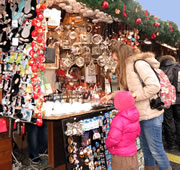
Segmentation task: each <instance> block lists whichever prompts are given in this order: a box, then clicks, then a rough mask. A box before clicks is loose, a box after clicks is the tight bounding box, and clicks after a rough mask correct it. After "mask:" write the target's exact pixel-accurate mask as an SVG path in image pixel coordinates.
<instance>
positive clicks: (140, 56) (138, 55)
mask: <svg viewBox="0 0 180 170" xmlns="http://www.w3.org/2000/svg"><path fill="white" fill-rule="evenodd" d="M112 55H113V58H114V61H115V63H116V66H117V67H116V71H117V77H118V82H119V87H120V90H129V91H131V92H132V93H135V95H136V107H137V108H138V110H139V112H140V125H141V136H140V142H141V148H142V150H143V153H144V164H145V170H153V169H155V167H156V162H157V164H158V166H159V169H160V170H171V167H170V162H169V160H168V158H167V155H166V153H165V151H164V147H163V143H162V122H163V110H157V109H151V107H150V103H149V101H150V99H151V98H156V96H157V93H158V92H159V90H160V83H159V80H158V78H157V76H156V74H155V73H154V71H153V70H152V68H151V67H150V65H149V64H151V66H152V67H153V68H159V65H160V64H159V62H158V61H157V60H156V59H155V56H154V54H153V53H150V52H146V53H142V52H140V50H139V49H135V48H132V47H131V46H128V45H126V44H121V43H118V42H117V44H115V45H114V46H113V47H112ZM136 60H138V61H136ZM143 60H145V61H147V62H148V63H149V64H148V63H147V62H145V61H143ZM135 61H136V63H135ZM134 63H135V68H136V70H137V72H138V74H139V76H140V78H141V79H142V81H143V82H144V84H145V86H142V83H141V81H140V79H139V77H138V75H137V74H136V73H135V71H134ZM113 96H114V93H112V94H109V95H106V96H104V97H103V98H101V100H100V102H102V103H107V102H108V101H109V100H110V99H112V98H113Z"/></svg>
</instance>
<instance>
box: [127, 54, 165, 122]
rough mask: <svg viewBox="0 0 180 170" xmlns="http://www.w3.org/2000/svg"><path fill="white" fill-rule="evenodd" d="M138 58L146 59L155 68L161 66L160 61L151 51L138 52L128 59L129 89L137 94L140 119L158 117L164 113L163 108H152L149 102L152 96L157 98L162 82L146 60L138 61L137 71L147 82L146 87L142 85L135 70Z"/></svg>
mask: <svg viewBox="0 0 180 170" xmlns="http://www.w3.org/2000/svg"><path fill="white" fill-rule="evenodd" d="M138 59H143V60H146V61H147V62H148V63H150V64H151V66H152V67H154V68H159V66H160V63H159V62H158V61H157V60H156V59H155V57H154V54H153V53H150V52H146V53H140V54H136V55H134V56H131V57H129V58H128V59H127V60H126V75H127V85H128V89H129V91H131V92H133V93H135V94H136V107H137V108H138V110H139V112H140V120H149V119H152V118H155V117H158V116H160V115H161V114H162V113H163V110H161V111H158V110H156V109H153V110H152V109H151V108H150V104H149V99H150V98H156V96H157V93H158V92H159V90H160V83H159V80H158V78H157V76H156V74H155V73H154V71H153V70H152V69H151V67H150V65H149V64H148V63H146V62H145V61H137V62H136V65H135V66H136V69H137V72H138V73H139V75H140V77H141V79H142V80H143V82H144V83H145V87H142V84H141V82H140V80H139V78H138V76H137V74H136V73H135V72H134V67H133V65H134V62H135V61H136V60H138Z"/></svg>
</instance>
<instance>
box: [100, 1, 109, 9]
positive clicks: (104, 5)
mask: <svg viewBox="0 0 180 170" xmlns="http://www.w3.org/2000/svg"><path fill="white" fill-rule="evenodd" d="M108 7H109V3H108V2H107V1H104V2H103V3H102V5H101V8H103V9H107V8H108Z"/></svg>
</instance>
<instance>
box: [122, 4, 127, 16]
mask: <svg viewBox="0 0 180 170" xmlns="http://www.w3.org/2000/svg"><path fill="white" fill-rule="evenodd" d="M125 11H126V6H125V4H124V5H123V15H124V17H128V16H127V14H126V12H125Z"/></svg>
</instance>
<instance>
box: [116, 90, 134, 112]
mask: <svg viewBox="0 0 180 170" xmlns="http://www.w3.org/2000/svg"><path fill="white" fill-rule="evenodd" d="M135 101H136V99H135V97H133V94H132V93H131V92H129V91H120V92H118V93H116V94H115V96H114V107H115V108H116V109H117V110H118V111H123V110H126V109H129V108H131V107H133V106H134V104H135Z"/></svg>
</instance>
